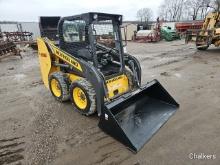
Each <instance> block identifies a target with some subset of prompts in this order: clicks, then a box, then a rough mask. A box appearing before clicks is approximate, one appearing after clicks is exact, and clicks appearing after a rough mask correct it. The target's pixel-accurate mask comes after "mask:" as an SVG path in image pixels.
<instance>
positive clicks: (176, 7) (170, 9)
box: [160, 0, 184, 21]
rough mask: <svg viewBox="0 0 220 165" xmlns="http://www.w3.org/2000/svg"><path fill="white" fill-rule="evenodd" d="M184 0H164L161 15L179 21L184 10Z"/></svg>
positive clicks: (169, 19) (166, 18)
mask: <svg viewBox="0 0 220 165" xmlns="http://www.w3.org/2000/svg"><path fill="white" fill-rule="evenodd" d="M183 5H184V0H164V3H163V4H162V5H161V6H160V9H162V10H160V17H163V18H164V19H165V20H168V21H179V20H180V19H181V16H182V12H183Z"/></svg>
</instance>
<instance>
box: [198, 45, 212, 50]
mask: <svg viewBox="0 0 220 165" xmlns="http://www.w3.org/2000/svg"><path fill="white" fill-rule="evenodd" d="M196 48H197V49H198V50H202V51H204V50H207V49H208V48H209V46H204V47H199V45H196Z"/></svg>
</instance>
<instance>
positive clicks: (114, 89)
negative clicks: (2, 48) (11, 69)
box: [37, 38, 131, 99]
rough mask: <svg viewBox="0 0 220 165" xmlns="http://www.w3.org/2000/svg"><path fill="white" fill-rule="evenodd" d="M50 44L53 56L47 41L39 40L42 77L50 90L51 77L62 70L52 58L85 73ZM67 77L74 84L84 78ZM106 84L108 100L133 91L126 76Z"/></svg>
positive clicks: (120, 76) (74, 61)
mask: <svg viewBox="0 0 220 165" xmlns="http://www.w3.org/2000/svg"><path fill="white" fill-rule="evenodd" d="M49 44H50V48H52V52H53V53H52V54H50V53H49V51H48V48H47V46H46V43H45V40H44V39H43V38H38V39H37V45H38V56H39V62H40V70H41V76H42V80H43V82H44V85H45V86H46V87H47V88H48V89H49V84H48V77H49V75H50V74H51V73H53V72H57V71H59V70H60V68H59V67H57V66H53V65H52V60H51V58H53V59H55V61H56V62H59V60H61V61H63V62H66V63H68V64H69V65H71V66H72V67H74V68H76V69H77V70H79V71H80V72H82V71H83V70H82V67H81V66H80V64H79V62H78V61H77V59H74V58H72V57H70V56H68V55H67V53H65V52H64V51H61V50H60V49H59V48H58V47H56V46H55V45H54V43H53V42H50V41H49ZM66 75H67V77H68V79H69V81H70V82H73V81H76V80H78V79H80V78H82V77H80V76H79V75H75V74H72V73H66ZM105 83H106V86H107V90H108V98H107V99H111V98H113V97H115V96H118V95H121V94H123V93H126V92H128V91H129V90H131V89H129V82H128V78H127V76H126V75H124V74H122V75H119V76H115V77H113V78H110V79H107V80H106V81H105Z"/></svg>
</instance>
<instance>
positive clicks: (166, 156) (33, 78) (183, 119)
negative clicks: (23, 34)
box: [0, 41, 220, 165]
mask: <svg viewBox="0 0 220 165" xmlns="http://www.w3.org/2000/svg"><path fill="white" fill-rule="evenodd" d="M127 50H128V53H130V54H133V55H134V56H135V57H137V58H138V60H140V62H141V66H142V72H143V73H142V76H143V80H142V81H143V82H142V83H146V82H148V81H151V80H152V79H158V80H159V81H160V82H161V83H162V85H163V86H164V87H165V88H166V89H167V91H169V93H171V95H172V96H173V97H174V98H175V99H176V100H177V101H178V102H179V104H180V109H179V110H178V111H177V113H176V114H175V115H174V116H173V117H172V118H171V119H170V120H169V121H168V122H167V123H166V124H165V125H164V126H163V127H162V128H161V129H160V131H159V132H158V133H157V134H156V135H155V136H154V137H153V138H152V139H151V140H150V141H149V142H148V143H147V144H145V146H144V147H143V149H142V150H140V152H138V153H137V154H133V153H132V152H130V151H129V150H127V149H126V148H125V147H124V146H123V145H122V144H121V143H119V142H118V141H116V140H114V139H113V138H111V137H110V136H108V135H106V134H105V133H104V132H102V131H101V130H100V129H99V128H98V126H97V124H98V121H99V119H98V117H97V116H96V115H94V116H92V117H85V116H81V115H80V114H78V113H77V112H74V111H73V109H72V107H71V104H70V103H68V102H67V103H63V104H62V103H59V102H57V101H56V100H55V99H54V98H53V97H52V96H51V94H50V92H49V91H48V90H47V89H46V88H45V87H44V85H43V83H42V81H41V77H40V71H39V64H38V57H37V52H34V51H32V50H27V51H26V52H25V53H23V59H19V58H17V57H9V58H7V59H4V60H2V61H1V62H0V105H1V106H0V116H1V117H0V165H1V164H13V165H15V164H16V165H21V164H22V165H23V164H37V165H41V164H53V165H60V164H65V165H72V164H74V165H95V164H103V165H107V164H108V165H119V164H120V165H145V164H156V165H160V164H162V165H163V164H179V165H185V164H196V165H197V164H199V165H200V164H204V165H207V164H211V165H216V164H218V163H219V162H220V144H219V140H220V123H219V121H220V108H219V103H220V84H219V83H220V76H219V75H220V53H219V52H220V49H217V48H214V47H213V48H210V49H209V50H208V51H205V52H202V51H197V50H196V49H195V48H194V46H193V45H185V44H184V43H183V41H175V42H160V43H154V44H141V43H128V46H127ZM190 153H195V154H197V155H199V154H206V155H212V157H209V158H210V159H207V158H206V159H203V160H198V159H190V158H189V157H190V156H192V155H190Z"/></svg>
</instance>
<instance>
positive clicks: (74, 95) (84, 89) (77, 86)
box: [70, 78, 96, 116]
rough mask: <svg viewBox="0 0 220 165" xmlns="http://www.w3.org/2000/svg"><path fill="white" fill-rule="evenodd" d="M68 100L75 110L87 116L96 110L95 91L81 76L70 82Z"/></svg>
mask: <svg viewBox="0 0 220 165" xmlns="http://www.w3.org/2000/svg"><path fill="white" fill-rule="evenodd" d="M70 100H71V102H72V105H73V108H74V110H75V111H77V112H79V113H81V114H83V115H86V116H89V115H92V114H94V113H95V112H96V93H95V89H94V88H93V86H92V84H91V83H90V82H88V81H87V80H86V79H84V78H82V79H79V80H76V81H74V82H72V84H71V86H70Z"/></svg>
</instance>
